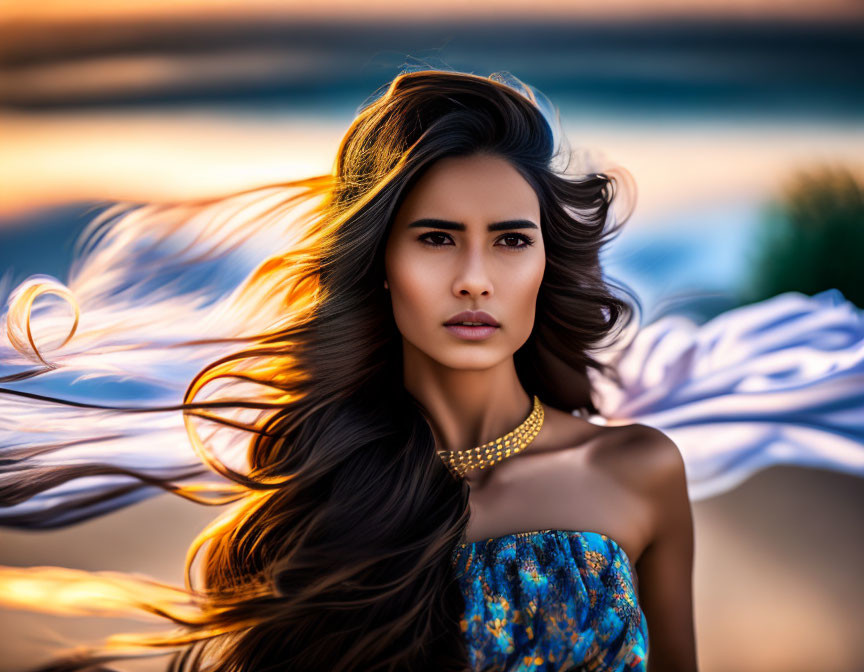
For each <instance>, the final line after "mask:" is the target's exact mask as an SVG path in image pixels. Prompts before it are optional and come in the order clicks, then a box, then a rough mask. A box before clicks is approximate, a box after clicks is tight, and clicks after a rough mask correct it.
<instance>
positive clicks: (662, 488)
mask: <svg viewBox="0 0 864 672" xmlns="http://www.w3.org/2000/svg"><path fill="white" fill-rule="evenodd" d="M642 431H644V432H645V433H646V436H645V438H646V439H647V440H646V441H645V442H644V443H643V449H644V450H643V452H642V455H643V456H644V457H645V460H646V463H645V465H644V466H645V469H644V471H643V479H642V486H643V487H644V488H645V495H646V501H647V502H649V507H650V509H651V512H652V519H653V521H654V522H653V524H652V530H653V533H652V536H651V541H650V543H649V544H648V546H647V547H646V549H645V551H644V552H643V553H642V555H641V556H640V558H639V561H638V563H637V566H636V573H637V575H638V580H639V602H640V604H641V606H642V610H643V611H644V613H645V616H646V618H647V621H648V672H696V670H697V662H696V636H695V630H694V623H693V583H692V582H693V545H694V544H693V518H692V512H691V508H690V498H689V497H688V494H687V481H686V475H685V470H684V460H683V459H682V457H681V453H680V451H679V450H678V446H676V445H675V443H674V442H673V441H672V440H671V439H670V438H669V437H668V436H666V435H665V434H664V433H663V432H661V431H660V430H658V429H655V428H653V427H648V426H644V429H643V430H642Z"/></svg>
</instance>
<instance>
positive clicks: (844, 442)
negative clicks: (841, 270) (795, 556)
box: [589, 289, 864, 500]
mask: <svg viewBox="0 0 864 672" xmlns="http://www.w3.org/2000/svg"><path fill="white" fill-rule="evenodd" d="M618 367H619V372H620V374H621V377H622V380H623V383H624V385H623V389H621V390H619V389H618V388H617V387H615V386H614V385H612V384H611V382H610V381H608V380H605V379H603V378H600V377H597V378H596V379H592V381H593V382H594V383H595V384H596V386H597V389H598V396H599V397H600V402H599V403H598V404H597V406H598V409H599V410H600V411H601V416H602V417H593V418H589V419H590V420H592V421H594V422H598V423H599V424H607V423H610V422H614V423H615V424H627V423H630V422H638V423H640V424H645V425H650V426H653V427H657V428H658V429H661V430H662V431H663V432H664V433H665V434H666V435H667V436H669V437H670V438H671V439H672V440H673V441H675V443H676V444H677V445H678V448H679V449H680V450H681V454H682V457H683V459H684V463H685V467H686V470H687V481H688V489H689V494H690V497H691V499H692V500H699V499H704V498H706V497H711V496H713V495H717V494H720V493H722V492H725V491H727V490H730V489H732V488H734V487H735V486H736V485H738V484H739V483H741V482H742V481H744V480H745V479H747V478H749V477H750V476H751V475H752V474H753V473H755V472H756V471H759V470H760V469H764V468H766V467H770V466H771V465H774V464H781V463H785V464H794V465H799V466H807V467H821V468H825V469H833V470H838V471H843V472H846V473H849V474H855V475H857V476H864V310H861V309H859V308H858V307H856V306H855V305H854V304H852V303H851V302H849V301H847V300H846V299H845V298H844V297H843V295H842V294H841V293H840V292H839V291H838V290H836V289H831V290H826V291H823V292H821V293H819V294H816V295H814V296H807V295H806V294H801V293H798V292H786V293H784V294H780V295H778V296H774V297H772V298H770V299H767V300H764V301H761V302H758V303H754V304H750V305H747V306H742V307H738V308H735V309H732V310H729V311H727V312H725V313H722V314H720V315H718V316H716V317H715V318H713V319H712V320H710V321H708V322H706V323H705V324H702V325H697V324H695V323H693V322H692V321H690V320H689V319H687V318H684V317H681V316H674V315H673V316H666V317H663V318H661V319H659V320H657V321H656V322H653V323H652V324H650V325H648V326H645V327H642V328H641V329H640V330H639V332H638V334H637V335H636V337H635V339H634V340H633V341H632V342H631V343H630V344H629V346H628V347H627V348H626V349H624V350H623V351H622V352H621V356H620V360H619V363H618ZM591 373H593V371H592V372H591ZM589 375H590V374H589Z"/></svg>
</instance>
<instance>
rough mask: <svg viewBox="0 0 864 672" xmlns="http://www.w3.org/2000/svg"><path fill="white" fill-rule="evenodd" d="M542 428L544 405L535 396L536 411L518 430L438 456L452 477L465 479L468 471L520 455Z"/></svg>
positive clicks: (445, 451)
mask: <svg viewBox="0 0 864 672" xmlns="http://www.w3.org/2000/svg"><path fill="white" fill-rule="evenodd" d="M542 426H543V405H542V404H541V403H540V398H539V397H538V396H537V395H536V394H535V395H534V409H533V410H532V411H531V414H530V415H529V416H528V417H527V418H525V420H523V421H522V424H521V425H519V426H518V427H517V428H516V429H514V430H512V431H510V432H507V433H506V434H505V435H504V436H501V437H498V438H497V439H493V440H492V441H489V442H487V443H484V444H483V445H482V446H476V447H475V448H471V449H469V450H439V451H438V456H439V457H440V458H441V459H442V460H444V464H445V465H447V468H448V469H449V470H450V471H451V473H453V474H454V475H455V476H457V477H458V478H463V477H464V476H465V472H467V471H468V470H469V469H474V468H476V467H479V468H480V469H485V468H486V467H490V466H492V465H493V464H495V463H496V462H500V461H501V460H504V459H507V458H508V457H511V456H512V455H515V454H516V453H519V452H521V451H522V450H524V449H525V447H526V446H527V445H528V444H529V443H531V442H532V441H533V440H534V437H536V436H537V433H538V432H539V431H540V428H541V427H542Z"/></svg>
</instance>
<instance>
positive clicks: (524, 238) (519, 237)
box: [499, 233, 534, 250]
mask: <svg viewBox="0 0 864 672" xmlns="http://www.w3.org/2000/svg"><path fill="white" fill-rule="evenodd" d="M507 238H515V239H516V240H521V241H523V243H524V244H523V245H505V246H504V247H512V248H513V249H514V250H524V249H526V248H528V247H531V246H532V245H533V244H534V240H533V239H532V238H530V237H529V236H526V235H525V234H524V233H506V234H504V235H503V236H501V238H499V240H506V239H507Z"/></svg>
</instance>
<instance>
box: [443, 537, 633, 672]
mask: <svg viewBox="0 0 864 672" xmlns="http://www.w3.org/2000/svg"><path fill="white" fill-rule="evenodd" d="M453 566H454V570H455V575H456V577H457V579H458V582H459V585H460V588H461V590H462V594H463V596H464V598H465V613H464V616H463V618H462V621H461V626H462V632H463V633H464V636H465V639H466V642H467V644H468V654H469V660H470V663H471V669H472V670H474V671H475V672H480V671H481V670H482V671H485V672H505V671H506V672H540V671H542V672H553V671H554V672H564V671H571V672H572V671H576V670H594V671H598V672H599V671H602V672H611V671H613V670H614V671H618V670H626V671H629V672H633V671H639V672H644V671H645V670H646V665H647V655H648V625H647V622H646V619H645V615H644V613H643V612H642V608H641V607H640V606H639V603H638V598H637V588H638V577H636V573H635V571H634V569H633V567H632V565H631V563H630V559H629V558H628V557H627V554H626V553H625V552H624V549H622V548H621V547H620V546H619V545H618V543H617V542H616V541H615V540H613V539H610V538H609V537H607V536H606V535H605V534H602V533H600V532H580V531H575V530H538V531H534V532H519V533H516V534H509V535H506V536H503V537H495V538H491V539H487V540H485V541H475V542H472V543H468V544H462V545H461V546H459V547H457V548H456V551H455V552H454V555H453Z"/></svg>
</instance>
